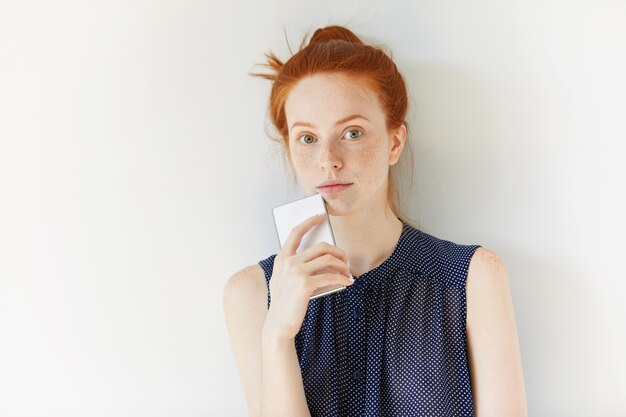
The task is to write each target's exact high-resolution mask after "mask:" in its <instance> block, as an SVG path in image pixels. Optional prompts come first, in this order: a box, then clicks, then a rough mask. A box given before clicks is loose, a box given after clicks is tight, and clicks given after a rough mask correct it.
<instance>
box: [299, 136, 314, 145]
mask: <svg viewBox="0 0 626 417" xmlns="http://www.w3.org/2000/svg"><path fill="white" fill-rule="evenodd" d="M302 138H310V139H311V140H306V139H305V141H304V143H311V142H313V140H314V138H313V136H311V135H302V136H300V137H299V138H298V140H300V139H302Z"/></svg>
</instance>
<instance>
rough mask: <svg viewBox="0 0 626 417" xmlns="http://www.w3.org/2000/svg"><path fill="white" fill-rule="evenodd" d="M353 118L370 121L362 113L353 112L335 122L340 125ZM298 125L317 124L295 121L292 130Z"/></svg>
mask: <svg viewBox="0 0 626 417" xmlns="http://www.w3.org/2000/svg"><path fill="white" fill-rule="evenodd" d="M353 119H365V120H367V121H368V122H369V121H370V120H369V119H368V118H367V117H365V116H362V115H360V114H352V115H350V116H347V117H344V118H343V119H341V120H337V123H335V126H338V125H340V124H342V123H345V122H349V121H350V120H353ZM296 126H306V127H315V126H313V125H312V124H311V123H307V122H294V123H293V124H292V125H291V130H293V128H294V127H296Z"/></svg>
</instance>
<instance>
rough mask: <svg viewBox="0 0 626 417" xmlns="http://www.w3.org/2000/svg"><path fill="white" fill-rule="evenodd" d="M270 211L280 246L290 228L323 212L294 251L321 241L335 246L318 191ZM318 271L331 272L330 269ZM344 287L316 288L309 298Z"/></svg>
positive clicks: (324, 205) (299, 250)
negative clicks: (322, 216)
mask: <svg viewBox="0 0 626 417" xmlns="http://www.w3.org/2000/svg"><path fill="white" fill-rule="evenodd" d="M272 212H273V214H274V222H275V224H276V230H277V231H278V238H279V240H280V246H281V248H283V247H284V245H285V242H286V241H287V238H288V236H289V234H290V233H291V231H292V229H293V228H294V227H296V225H298V224H299V223H301V222H302V221H304V220H306V219H307V218H309V217H311V216H315V215H317V214H324V217H325V219H324V220H325V221H324V222H322V223H320V224H316V225H315V226H313V227H312V228H311V230H310V231H308V232H306V234H305V235H304V236H303V237H302V240H301V243H300V245H299V246H298V247H297V248H296V253H300V252H302V251H304V250H305V249H307V248H310V247H311V246H313V245H316V244H318V243H322V242H326V243H328V244H329V245H333V246H335V238H334V236H333V230H332V227H331V224H330V220H329V219H328V213H327V210H326V202H325V201H324V199H323V198H322V196H321V195H320V194H319V193H318V194H313V195H311V196H308V197H304V198H301V199H298V200H296V201H292V202H290V203H287V204H283V205H280V206H277V207H274V209H273V210H272ZM346 263H347V260H346ZM320 272H332V270H326V271H320ZM348 274H349V276H350V277H352V275H350V271H348ZM345 288H346V287H345V285H334V286H328V287H322V288H318V289H316V290H315V292H314V293H313V295H312V296H311V299H314V298H317V297H321V296H323V295H328V294H332V293H334V292H337V291H340V290H343V289H345Z"/></svg>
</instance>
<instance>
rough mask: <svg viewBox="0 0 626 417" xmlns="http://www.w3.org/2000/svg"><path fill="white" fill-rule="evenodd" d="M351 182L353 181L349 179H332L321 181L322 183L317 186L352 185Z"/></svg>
mask: <svg viewBox="0 0 626 417" xmlns="http://www.w3.org/2000/svg"><path fill="white" fill-rule="evenodd" d="M350 184H352V183H351V182H347V181H339V180H331V181H326V182H323V183H321V184H320V185H318V186H317V188H322V187H330V186H335V185H350Z"/></svg>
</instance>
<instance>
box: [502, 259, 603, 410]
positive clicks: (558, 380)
mask: <svg viewBox="0 0 626 417" xmlns="http://www.w3.org/2000/svg"><path fill="white" fill-rule="evenodd" d="M503 253H506V264H507V269H508V272H509V277H510V281H511V293H512V294H513V303H514V305H515V313H516V318H517V327H518V333H519V338H520V345H521V349H522V361H523V365H524V377H525V381H526V392H527V396H528V406H529V407H528V408H529V415H533V416H554V417H560V416H563V417H583V416H592V415H610V410H605V411H607V412H608V413H609V414H605V413H603V412H602V411H601V407H602V405H601V404H607V406H611V402H613V401H614V399H606V398H602V396H605V395H606V394H605V391H604V390H603V388H602V384H603V380H604V377H603V374H604V371H603V370H602V367H599V366H598V362H599V359H600V358H599V357H598V355H601V350H600V349H599V348H600V347H601V346H606V343H605V342H603V340H602V339H603V335H602V330H601V327H600V326H598V323H599V322H600V320H601V314H600V312H599V311H598V309H597V308H596V307H595V306H597V302H594V301H595V300H593V299H591V296H592V295H593V293H594V291H592V289H591V288H588V287H587V284H586V280H585V279H584V277H583V275H582V274H581V273H580V272H579V271H576V269H574V268H573V267H570V266H568V265H565V264H558V263H555V262H554V261H551V260H549V259H546V258H544V259H542V258H538V257H537V256H536V255H534V256H533V255H531V254H528V253H526V252H525V251H524V250H523V249H522V248H506V247H504V248H503ZM591 404H596V406H594V408H593V409H590V408H582V407H590V405H591Z"/></svg>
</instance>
